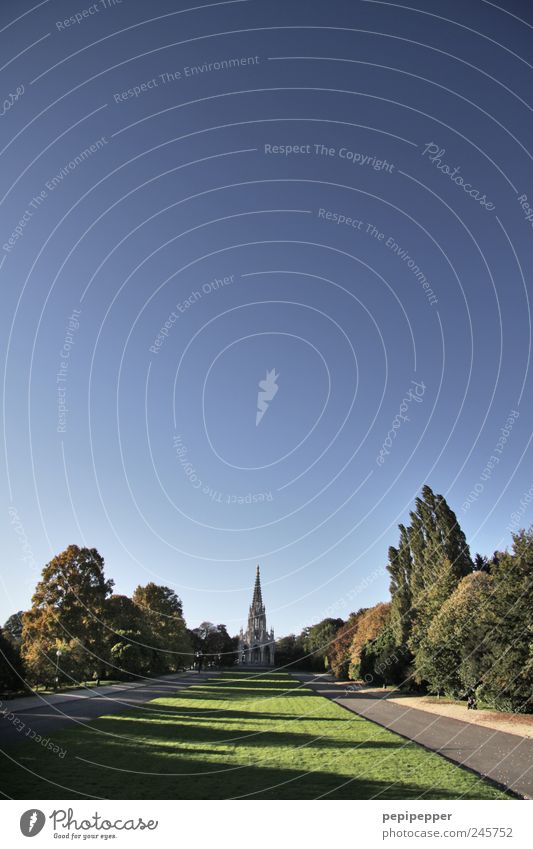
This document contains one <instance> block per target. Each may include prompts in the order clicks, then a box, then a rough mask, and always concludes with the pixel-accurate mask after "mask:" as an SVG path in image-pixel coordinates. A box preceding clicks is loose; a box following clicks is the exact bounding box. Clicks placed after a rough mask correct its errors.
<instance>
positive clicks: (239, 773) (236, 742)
mask: <svg viewBox="0 0 533 849" xmlns="http://www.w3.org/2000/svg"><path fill="white" fill-rule="evenodd" d="M50 736H51V739H52V740H53V742H54V743H57V744H59V745H60V746H61V747H62V748H63V749H66V750H67V754H66V756H65V757H64V758H63V759H61V758H59V757H58V756H57V755H54V754H53V753H52V752H50V751H47V750H46V749H43V748H42V747H41V746H39V745H38V744H36V743H33V742H28V743H26V744H25V745H24V746H19V747H17V748H16V749H15V748H9V749H8V750H6V751H7V752H8V753H9V755H10V756H11V757H12V758H14V759H16V761H17V765H14V764H12V763H11V762H10V761H6V760H5V759H4V760H3V770H2V771H3V772H4V779H3V780H2V788H3V790H4V792H5V793H6V794H7V795H9V796H11V797H13V798H18V799H33V798H35V799H57V798H59V799H65V798H83V797H87V796H88V797H91V796H93V797H99V798H106V799H228V798H235V797H237V798H239V797H249V798H260V799H271V798H280V799H315V798H317V797H321V796H325V798H328V799H370V798H374V797H376V798H380V799H418V798H424V799H457V798H466V799H504V798H508V797H506V795H505V794H504V793H503V792H501V791H500V790H498V789H497V788H496V787H495V786H493V785H492V784H490V783H488V782H486V781H483V780H481V779H480V778H478V777H476V776H475V775H474V774H473V773H471V772H468V771H466V770H463V769H461V768H459V767H456V766H454V765H453V764H451V763H449V762H448V761H446V760H445V759H444V758H441V757H439V756H438V755H435V754H432V753H430V752H427V751H426V750H425V749H422V748H421V747H419V746H417V745H416V744H415V743H410V742H407V741H406V740H404V739H403V738H401V737H398V736H397V735H395V734H392V733H391V732H389V731H386V730H385V729H384V728H381V727H380V726H378V725H374V724H373V723H371V722H368V721H367V720H364V719H361V718H360V717H358V716H356V715H355V714H351V713H349V712H348V711H346V710H345V709H343V708H342V707H340V706H339V705H336V704H334V703H333V702H331V701H329V700H327V699H325V698H323V697H321V696H317V695H315V694H314V693H313V691H312V690H310V689H306V688H305V687H304V685H302V684H301V683H300V682H298V681H296V680H295V679H293V678H291V677H290V676H289V675H286V674H284V673H277V672H276V673H274V672H264V673H255V674H252V673H238V672H227V673H222V674H221V675H220V676H219V677H217V678H212V679H210V680H209V681H208V682H206V683H204V684H198V685H197V686H194V687H191V688H190V689H188V690H184V691H182V692H181V693H179V694H178V695H177V696H176V698H161V699H155V700H154V701H152V702H148V703H146V704H145V705H144V706H143V707H142V708H137V709H135V710H128V711H124V712H123V713H120V714H113V715H111V716H107V717H102V718H100V719H98V720H95V721H93V722H92V723H90V726H88V727H86V728H83V727H82V726H77V727H76V728H74V729H73V730H68V731H63V732H57V733H55V734H52V735H50ZM6 766H7V769H8V772H7V774H6Z"/></svg>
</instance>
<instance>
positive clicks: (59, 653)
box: [55, 649, 61, 690]
mask: <svg viewBox="0 0 533 849" xmlns="http://www.w3.org/2000/svg"><path fill="white" fill-rule="evenodd" d="M60 657H61V649H58V650H57V651H56V686H55V689H56V690H57V689H58V688H59V658H60Z"/></svg>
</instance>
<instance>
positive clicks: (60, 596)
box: [22, 545, 113, 682]
mask: <svg viewBox="0 0 533 849" xmlns="http://www.w3.org/2000/svg"><path fill="white" fill-rule="evenodd" d="M112 587H113V582H112V581H108V580H106V579H105V575H104V561H103V558H102V557H101V556H100V554H99V553H98V551H97V550H96V549H95V548H91V549H89V548H79V547H78V546H77V545H70V546H69V547H68V548H67V549H66V550H65V551H63V552H61V554H58V555H57V556H56V557H54V558H53V560H51V561H50V563H48V564H47V565H46V566H45V567H44V569H43V571H42V578H41V580H40V581H39V583H38V584H37V587H36V589H35V593H34V595H33V597H32V607H31V609H30V610H28V611H27V612H26V613H24V614H23V615H22V656H23V659H24V660H25V662H26V664H27V668H28V672H29V674H30V675H31V676H32V678H33V680H35V681H45V682H48V681H50V680H53V679H54V677H55V665H56V654H55V652H56V651H57V647H58V645H59V644H69V645H71V644H72V641H74V642H76V643H77V644H78V645H79V646H80V648H81V650H82V652H83V654H84V663H83V669H80V672H79V674H80V676H81V677H80V679H79V680H82V679H83V678H89V677H91V676H93V675H94V676H96V678H97V679H99V678H100V676H101V674H102V670H103V668H104V663H105V659H104V655H105V633H104V625H103V621H104V615H105V600H106V598H107V596H108V595H109V593H110V592H111V589H112Z"/></svg>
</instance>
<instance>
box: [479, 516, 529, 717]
mask: <svg viewBox="0 0 533 849" xmlns="http://www.w3.org/2000/svg"><path fill="white" fill-rule="evenodd" d="M491 576H492V580H493V595H492V599H491V606H490V619H489V623H488V630H489V638H488V640H487V643H488V645H487V652H486V663H487V668H486V671H485V672H484V675H483V684H482V687H481V688H480V695H481V696H482V697H483V698H486V699H487V700H488V701H490V702H491V703H492V704H494V706H496V707H500V708H503V709H507V710H509V709H511V710H520V711H524V710H525V711H528V710H529V711H531V709H532V703H531V694H532V692H533V676H532V674H531V673H532V669H531V610H532V609H533V526H532V527H530V528H529V530H528V531H525V530H521V531H520V532H519V533H517V534H514V535H513V549H512V552H507V551H506V552H503V553H500V554H498V555H497V557H495V558H493V561H492V563H491ZM476 615H477V614H476Z"/></svg>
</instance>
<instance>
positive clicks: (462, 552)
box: [387, 486, 474, 682]
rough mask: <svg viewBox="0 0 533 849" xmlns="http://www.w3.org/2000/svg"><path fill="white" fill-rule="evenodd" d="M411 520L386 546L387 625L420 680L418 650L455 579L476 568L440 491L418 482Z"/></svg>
mask: <svg viewBox="0 0 533 849" xmlns="http://www.w3.org/2000/svg"><path fill="white" fill-rule="evenodd" d="M409 515H410V520H411V522H410V525H409V526H408V527H407V528H406V527H405V526H404V525H400V543H399V546H398V548H397V549H396V548H394V547H391V548H390V549H389V563H388V566H387V568H388V570H389V573H390V575H391V584H390V589H391V605H392V607H391V627H392V630H393V634H394V638H395V640H396V642H397V645H398V646H403V645H405V644H407V646H408V648H409V650H410V652H412V654H413V656H414V670H415V679H416V680H417V681H419V682H420V681H422V678H423V676H422V672H421V670H420V665H421V664H420V663H419V660H418V652H419V649H420V645H421V643H422V641H423V640H424V639H425V637H426V635H427V631H428V628H429V627H430V625H431V622H432V620H433V618H434V616H435V615H436V614H437V613H438V611H439V610H440V609H441V607H442V605H443V604H444V602H445V601H446V599H447V598H449V596H450V595H451V594H452V593H453V592H454V590H455V588H456V587H457V585H458V583H459V581H460V580H461V579H462V578H464V577H465V576H466V575H468V574H470V573H471V572H472V571H473V570H474V563H473V562H472V559H471V557H470V550H469V548H468V545H467V542H466V537H465V535H464V533H463V531H462V529H461V527H460V525H459V522H458V521H457V517H456V515H455V513H454V512H453V511H452V510H451V508H450V507H449V505H448V503H447V501H446V499H445V498H444V496H442V495H435V493H434V492H433V490H432V489H431V487H429V486H424V487H423V488H422V497H421V498H417V499H416V502H415V510H414V511H412V512H411V513H410V514H409Z"/></svg>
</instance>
